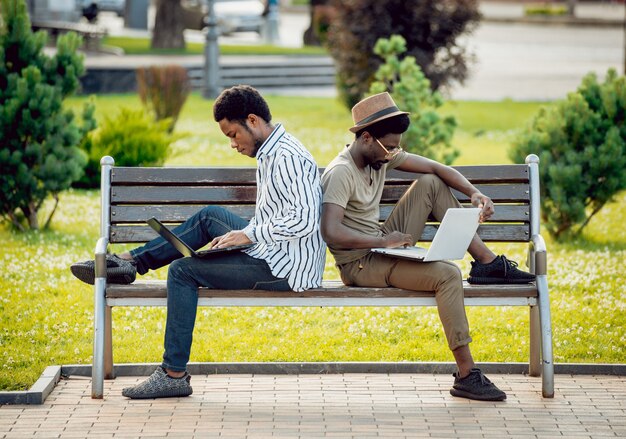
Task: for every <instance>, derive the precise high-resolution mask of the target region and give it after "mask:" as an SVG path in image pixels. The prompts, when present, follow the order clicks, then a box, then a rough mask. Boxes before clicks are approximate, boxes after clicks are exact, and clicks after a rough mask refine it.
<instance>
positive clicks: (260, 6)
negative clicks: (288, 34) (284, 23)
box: [182, 0, 265, 35]
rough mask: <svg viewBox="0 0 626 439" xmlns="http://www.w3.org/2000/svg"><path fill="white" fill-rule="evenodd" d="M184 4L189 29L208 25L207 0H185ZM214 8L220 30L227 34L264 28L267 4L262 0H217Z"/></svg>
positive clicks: (186, 25)
mask: <svg viewBox="0 0 626 439" xmlns="http://www.w3.org/2000/svg"><path fill="white" fill-rule="evenodd" d="M182 5H183V7H184V8H185V10H186V13H185V27H186V28H187V29H197V30H200V29H202V28H203V27H205V26H206V24H205V23H206V21H205V20H206V16H207V14H208V2H207V1H206V0H183V1H182ZM213 10H214V11H215V16H216V17H217V24H218V26H219V28H220V31H221V32H222V33H223V34H225V35H228V34H231V33H233V32H257V33H261V30H262V29H263V23H264V21H265V19H264V17H263V11H264V10H265V4H264V3H263V2H262V1H260V0H215V1H214V3H213Z"/></svg>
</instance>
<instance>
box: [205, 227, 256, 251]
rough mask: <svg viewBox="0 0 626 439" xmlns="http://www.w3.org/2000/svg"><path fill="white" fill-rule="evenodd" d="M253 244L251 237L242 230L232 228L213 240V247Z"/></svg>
mask: <svg viewBox="0 0 626 439" xmlns="http://www.w3.org/2000/svg"><path fill="white" fill-rule="evenodd" d="M244 244H252V241H250V238H248V237H247V236H246V234H245V233H243V231H242V230H232V231H230V232H228V233H226V234H225V235H222V236H218V237H217V238H214V239H213V241H211V248H224V247H232V246H233V245H244Z"/></svg>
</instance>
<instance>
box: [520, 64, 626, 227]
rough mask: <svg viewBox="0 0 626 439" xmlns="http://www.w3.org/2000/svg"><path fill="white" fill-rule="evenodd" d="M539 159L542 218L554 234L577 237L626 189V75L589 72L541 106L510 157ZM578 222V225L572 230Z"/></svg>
mask: <svg viewBox="0 0 626 439" xmlns="http://www.w3.org/2000/svg"><path fill="white" fill-rule="evenodd" d="M530 153H535V154H537V155H538V156H539V158H540V161H541V166H540V167H539V170H540V177H541V192H542V193H541V201H542V206H541V207H542V216H543V219H544V221H545V222H546V228H547V229H548V232H549V233H550V234H551V235H553V236H554V237H555V238H560V237H563V236H567V235H577V234H580V232H581V231H582V230H583V228H584V227H585V226H586V225H587V224H588V223H589V220H591V218H592V217H593V216H594V215H595V214H597V213H598V212H599V211H600V209H602V207H603V206H604V205H605V204H606V203H607V202H609V201H611V200H612V199H613V197H614V195H615V194H617V192H619V191H620V190H622V189H625V188H626V172H625V169H626V78H625V77H624V76H621V77H618V75H617V73H616V72H615V70H613V69H611V70H609V71H608V73H607V75H606V79H605V81H604V83H603V84H599V83H598V80H597V77H596V75H595V74H589V75H587V76H586V77H585V78H584V79H583V81H582V84H581V85H580V86H579V87H578V90H577V91H576V92H574V93H570V94H569V95H568V96H567V99H566V100H565V101H563V102H559V103H557V104H555V105H553V106H551V107H543V108H541V109H540V110H539V113H538V114H537V115H536V116H535V117H534V119H533V120H532V122H531V123H530V125H529V126H528V128H527V129H526V130H525V131H524V132H522V133H521V134H520V136H519V138H518V139H517V140H516V141H515V142H514V147H513V149H512V150H511V152H510V156H511V158H512V159H513V160H514V161H516V162H520V161H522V160H523V159H524V157H526V155H527V154H530ZM575 226H578V227H577V228H574V227H575Z"/></svg>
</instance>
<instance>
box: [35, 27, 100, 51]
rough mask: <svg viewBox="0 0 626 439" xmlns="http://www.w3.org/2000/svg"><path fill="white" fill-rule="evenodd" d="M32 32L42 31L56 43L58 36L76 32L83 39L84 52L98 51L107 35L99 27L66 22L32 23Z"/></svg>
mask: <svg viewBox="0 0 626 439" xmlns="http://www.w3.org/2000/svg"><path fill="white" fill-rule="evenodd" d="M31 28H32V29H33V31H38V30H44V31H46V32H48V35H49V36H50V37H51V39H52V41H51V42H52V43H54V42H56V40H57V38H58V37H59V35H62V34H65V33H67V32H76V33H77V34H78V35H80V36H81V37H82V38H83V47H84V48H85V49H86V50H90V51H98V50H99V49H100V42H101V40H102V38H103V37H105V36H106V35H107V30H106V29H105V28H103V27H101V26H98V25H95V24H90V23H82V22H79V23H70V22H66V21H33V22H32V23H31Z"/></svg>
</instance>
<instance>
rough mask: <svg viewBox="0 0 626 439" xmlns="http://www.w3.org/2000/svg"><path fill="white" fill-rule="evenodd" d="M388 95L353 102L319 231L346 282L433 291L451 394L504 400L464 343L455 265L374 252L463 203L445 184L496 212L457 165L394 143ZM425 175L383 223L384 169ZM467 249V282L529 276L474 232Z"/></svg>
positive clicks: (399, 129)
mask: <svg viewBox="0 0 626 439" xmlns="http://www.w3.org/2000/svg"><path fill="white" fill-rule="evenodd" d="M407 114H408V113H407V112H405V111H400V110H399V109H398V107H397V106H396V104H395V103H394V101H393V99H392V98H391V96H390V95H389V94H388V93H380V94H377V95H374V96H370V97H368V98H366V99H363V100H362V101H361V102H359V103H357V104H356V105H355V106H354V107H353V108H352V118H353V120H354V126H353V127H352V128H350V131H352V132H353V133H355V139H354V141H353V142H352V144H350V145H347V147H346V148H345V149H344V150H343V151H342V152H341V153H339V155H338V156H337V157H336V158H335V159H334V160H333V161H332V162H331V163H330V164H329V165H328V167H327V168H326V171H325V172H324V175H323V176H322V186H323V190H324V199H323V209H322V222H321V229H322V236H323V237H324V240H325V241H326V242H327V244H328V248H329V249H330V251H331V253H332V254H333V256H334V257H335V262H336V264H337V267H338V268H339V271H340V274H341V279H342V281H343V282H344V283H345V284H346V285H356V286H367V287H387V286H393V287H397V288H404V289H409V290H416V291H434V292H435V297H436V300H437V308H438V311H439V316H440V319H441V322H442V324H443V328H444V332H445V334H446V338H447V342H448V346H449V348H450V350H451V351H452V353H453V355H454V359H455V361H456V364H457V367H458V372H457V373H455V380H454V385H453V387H452V389H451V390H450V393H451V394H452V395H454V396H459V397H464V398H470V399H478V400H487V401H502V400H504V399H506V394H505V393H504V392H502V391H501V390H500V389H498V388H497V387H496V386H495V385H494V384H493V383H492V382H491V381H489V379H487V378H486V377H485V376H484V375H483V374H482V372H481V371H480V369H478V368H477V367H476V365H475V363H474V360H473V358H472V354H471V352H470V349H469V343H470V341H471V337H470V335H469V324H468V322H467V317H466V315H465V306H464V302H463V281H462V277H461V271H460V270H459V268H458V267H457V266H456V265H455V264H453V263H452V262H449V261H441V262H429V263H423V262H417V261H412V260H406V259H397V258H393V257H390V256H386V255H381V254H377V253H372V252H371V251H370V249H371V248H374V247H401V246H405V245H415V243H416V242H417V239H418V238H419V237H420V236H421V235H422V231H423V229H424V226H425V224H426V221H427V219H428V217H429V215H433V216H434V217H435V218H436V219H438V220H441V219H442V218H443V215H444V214H445V212H446V210H447V209H449V208H453V207H461V205H460V204H459V202H458V201H457V199H456V198H455V197H454V195H453V194H452V192H451V191H450V188H453V189H456V190H458V191H460V192H462V193H464V194H465V195H467V196H468V197H469V198H470V199H471V202H472V204H473V205H474V206H476V207H481V208H482V212H481V214H480V216H481V221H483V220H486V219H488V218H489V217H490V216H491V215H492V214H493V212H494V206H493V202H492V201H491V199H490V198H489V197H487V196H486V195H484V194H482V193H481V192H480V191H478V189H476V188H475V187H474V186H473V185H472V184H471V183H470V182H469V181H467V179H466V178H465V177H463V176H462V175H461V174H460V173H459V172H458V171H456V170H454V169H453V168H451V167H449V166H445V165H443V164H441V163H438V162H436V161H433V160H430V159H427V158H424V157H421V156H418V155H415V154H409V153H407V152H405V151H403V150H402V148H401V147H400V140H401V138H402V133H404V132H405V131H406V130H407V129H408V127H409V123H410V122H409V117H408V116H407ZM394 168H395V169H399V170H402V171H408V172H417V173H420V174H423V175H422V176H421V177H420V178H419V179H418V180H417V181H416V182H415V183H414V184H413V185H411V188H410V189H409V190H408V191H407V192H406V194H404V196H403V197H402V198H401V199H400V201H399V202H398V204H397V205H396V207H395V209H394V210H393V212H392V213H391V214H390V216H389V218H388V219H387V220H386V221H385V222H384V224H383V225H382V226H381V225H380V223H379V207H378V206H379V204H380V199H381V196H382V190H383V186H384V182H385V174H386V171H387V170H388V169H394ZM468 251H469V253H470V254H471V255H472V256H473V258H474V259H475V261H474V262H472V269H471V271H470V276H469V279H468V281H469V282H470V283H528V282H531V281H533V280H534V276H533V275H531V274H529V273H526V272H523V271H521V270H519V269H518V268H517V263H515V262H512V261H509V260H508V259H507V258H506V257H505V256H503V255H500V256H496V255H495V254H494V253H493V252H492V251H491V250H489V249H488V248H487V247H486V246H485V244H484V243H483V242H482V240H481V239H480V238H479V237H478V236H477V235H476V236H474V238H473V240H472V242H471V244H470V246H469V249H468Z"/></svg>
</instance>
